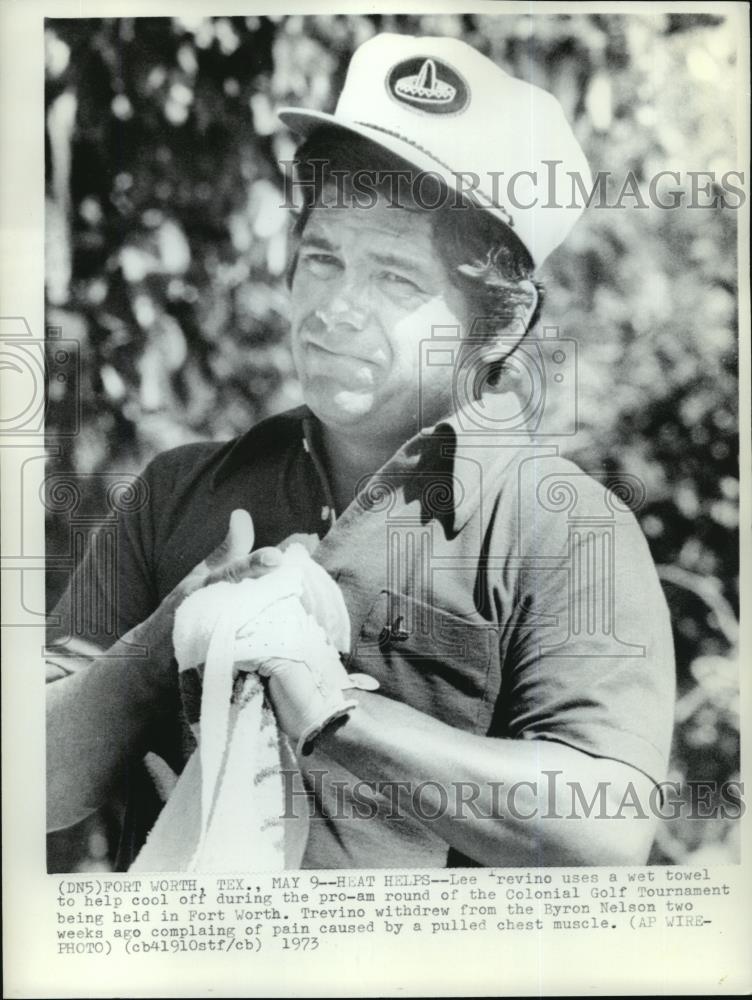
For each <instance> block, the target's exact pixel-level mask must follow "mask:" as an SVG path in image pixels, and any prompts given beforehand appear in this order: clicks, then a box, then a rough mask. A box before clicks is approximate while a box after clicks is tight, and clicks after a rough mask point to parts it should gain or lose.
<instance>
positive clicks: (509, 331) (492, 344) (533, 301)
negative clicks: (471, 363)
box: [483, 278, 538, 366]
mask: <svg viewBox="0 0 752 1000" xmlns="http://www.w3.org/2000/svg"><path fill="white" fill-rule="evenodd" d="M519 287H520V291H522V292H524V293H525V295H526V297H527V302H526V303H525V304H521V305H520V306H519V308H518V309H517V313H516V315H515V317H514V319H513V320H512V321H511V323H509V324H508V325H507V326H505V327H504V328H503V329H501V330H497V331H496V334H489V337H488V347H487V350H485V351H484V352H483V360H484V362H485V363H486V364H488V365H492V366H498V365H500V364H501V363H502V362H503V361H504V359H505V358H506V357H507V356H508V355H510V354H511V353H512V352H513V351H515V350H516V349H517V346H518V344H519V343H520V341H521V340H522V338H523V337H524V336H525V334H526V333H527V331H528V327H529V326H530V320H531V319H532V318H533V315H534V313H535V310H536V308H537V307H538V289H537V288H536V287H535V285H534V284H533V282H532V281H529V280H528V279H527V278H525V279H524V280H523V281H521V282H520V284H519Z"/></svg>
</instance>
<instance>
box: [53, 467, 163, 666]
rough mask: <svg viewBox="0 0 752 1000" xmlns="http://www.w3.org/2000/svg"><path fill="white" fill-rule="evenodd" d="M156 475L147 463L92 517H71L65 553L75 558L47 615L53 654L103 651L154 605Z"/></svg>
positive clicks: (157, 482) (113, 491)
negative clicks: (140, 471) (140, 472)
mask: <svg viewBox="0 0 752 1000" xmlns="http://www.w3.org/2000/svg"><path fill="white" fill-rule="evenodd" d="M156 461H158V460H155V462H156ZM159 479H160V476H159V474H158V472H155V463H154V462H152V463H151V464H150V465H149V466H147V468H146V469H145V470H144V472H143V473H142V474H141V475H140V476H134V477H132V480H131V481H130V483H128V484H126V483H125V482H120V483H119V487H118V489H117V490H115V489H111V490H110V491H109V494H108V496H107V499H106V501H104V502H103V503H102V506H101V509H98V510H97V511H96V513H95V514H94V515H90V516H88V517H87V518H86V519H83V518H82V519H81V521H80V522H76V521H74V520H73V518H71V521H70V535H71V540H70V555H71V556H72V557H73V558H75V557H76V556H77V555H78V556H79V558H78V561H77V563H76V565H75V567H74V568H73V569H72V571H71V572H70V576H69V579H68V583H67V585H66V587H65V589H64V590H63V593H62V595H61V597H60V599H59V600H58V602H57V604H56V605H55V606H54V608H52V610H51V611H50V613H49V615H48V628H47V644H48V647H49V648H50V649H51V650H53V651H54V652H56V653H58V654H62V655H63V656H64V655H65V654H77V653H84V654H86V653H96V652H97V651H103V650H106V649H108V648H109V647H110V646H112V645H113V643H114V642H116V641H117V640H118V639H120V638H122V637H123V636H124V635H125V634H126V633H127V632H128V631H129V630H130V629H132V628H133V627H134V626H135V625H137V624H139V623H140V622H142V621H144V619H145V618H148V616H149V615H150V614H151V613H152V612H153V611H154V609H155V608H156V606H157V603H158V600H157V595H156V591H155V587H154V582H153V573H152V571H151V563H152V559H153V549H154V527H153V514H154V510H155V507H156V506H157V505H158V496H157V494H158V492H159V489H160V482H159ZM58 660H60V655H58Z"/></svg>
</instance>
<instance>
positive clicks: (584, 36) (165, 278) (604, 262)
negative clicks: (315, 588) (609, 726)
mask: <svg viewBox="0 0 752 1000" xmlns="http://www.w3.org/2000/svg"><path fill="white" fill-rule="evenodd" d="M387 30H388V31H397V32H406V33H411V34H439V35H451V36H457V37H461V38H463V39H464V40H465V41H467V42H469V43H470V44H471V45H474V46H476V47H477V48H478V49H479V50H480V51H482V52H484V53H485V54H487V55H488V56H490V57H491V58H492V59H494V60H495V61H497V62H498V63H499V64H500V65H502V66H503V67H504V68H505V69H507V70H508V71H510V72H512V73H513V74H515V75H517V76H520V77H523V78H525V79H528V80H530V81H532V82H534V83H537V84H539V85H541V86H543V87H545V88H546V89H548V90H550V91H552V92H553V93H554V94H556V96H557V97H558V98H559V100H560V101H561V103H562V105H563V106H564V108H565V111H566V113H567V114H568V116H569V118H570V120H571V121H572V122H573V123H574V126H575V129H576V132H577V134H578V136H579V138H580V141H581V142H582V144H583V146H584V148H585V150H586V153H587V155H588V158H589V160H590V163H591V165H592V167H593V171H594V173H595V172H596V171H598V170H606V171H611V172H612V173H613V174H614V176H615V177H616V178H617V179H621V178H623V177H624V176H625V175H626V173H627V171H628V170H633V171H634V172H635V175H636V176H637V177H638V178H639V179H640V180H641V181H644V183H645V184H647V182H648V180H649V178H650V177H651V176H652V175H654V174H655V173H656V172H657V171H659V170H676V171H680V172H681V173H682V175H684V173H685V172H686V171H688V170H711V171H715V172H716V176H718V177H719V176H720V175H721V174H723V173H724V172H725V171H727V170H732V169H735V168H736V167H737V166H738V164H737V162H736V136H735V117H734V112H735V108H736V102H737V93H738V90H737V87H738V84H737V77H736V65H735V47H736V38H735V37H734V32H733V26H732V25H730V24H728V23H727V22H725V21H724V20H723V18H722V17H715V16H709V15H707V14H703V15H687V14H680V13H677V14H658V15H655V16H649V15H645V14H634V15H628V16H624V15H618V16H617V15H607V16H606V15H601V14H592V15H577V16H566V15H561V16H558V15H557V16H553V15H548V16H545V17H544V16H537V17H531V16H529V15H528V14H525V13H522V12H520V14H515V15H504V16H479V15H475V14H473V15H442V16H428V15H415V16H412V15H411V16H355V15H352V16H350V15H339V16H326V17H323V16H306V17H301V16H289V17H282V16H280V17H263V18H262V17H243V18H237V17H232V18H229V17H214V18H174V19H171V18H142V19H128V18H123V19H118V20H113V19H101V20H92V19H87V20H61V19H53V20H49V21H48V22H47V27H46V69H47V90H46V154H47V192H46V194H47V259H46V285H47V289H46V291H47V323H48V326H53V327H59V328H60V331H61V333H62V336H63V337H64V338H66V339H70V340H74V341H77V342H78V344H79V345H80V354H81V359H82V365H81V374H80V379H79V380H70V379H69V380H68V381H67V382H66V383H58V382H55V381H52V382H51V384H50V400H49V408H48V429H49V432H50V434H51V435H52V436H54V435H55V432H56V429H59V428H61V427H64V426H67V425H69V423H70V420H71V415H72V411H73V409H74V407H75V406H76V405H80V407H81V425H80V432H79V433H78V434H77V435H75V436H73V437H70V438H66V439H56V444H58V445H59V444H60V442H61V441H62V451H61V454H60V456H59V458H57V459H55V463H54V465H53V469H57V468H60V469H66V470H68V469H70V470H75V471H77V472H81V473H92V472H106V471H117V472H133V473H136V472H138V471H139V470H140V469H142V468H143V466H144V465H145V463H146V462H147V461H148V460H149V459H150V458H152V457H153V456H154V455H155V454H156V453H157V452H159V451H161V450H163V449H165V448H169V447H172V446H174V445H177V444H180V443H183V442H187V441H192V440H196V439H205V438H227V437H230V436H233V435H235V434H237V433H240V432H242V431H244V430H246V429H247V428H248V426H249V425H250V424H252V423H253V422H255V421H257V420H259V419H260V418H262V417H264V416H266V415H268V414H270V413H273V412H277V411H280V410H282V409H285V408H287V407H288V406H291V405H295V404H297V403H298V402H299V394H298V388H297V385H296V383H295V378H294V372H293V370H292V365H291V358H290V353H289V350H288V346H287V293H286V289H285V286H284V268H285V263H286V256H287V226H288V219H287V214H286V212H285V210H284V209H283V208H282V207H281V206H282V202H283V197H282V187H283V175H282V171H281V169H280V166H279V161H280V160H290V159H291V158H292V156H293V153H294V141H293V139H292V137H291V136H290V134H289V133H288V132H287V131H286V130H285V128H284V127H283V126H282V125H281V123H280V122H279V121H278V120H277V119H276V117H275V114H274V109H275V106H277V105H279V104H299V105H302V106H306V107H312V108H319V109H322V110H331V109H332V108H333V106H334V103H335V101H336V96H337V94H338V91H339V89H340V86H341V84H342V82H343V80H344V74H345V70H346V67H347V63H348V60H349V57H350V55H351V53H352V51H353V50H354V48H355V47H356V46H357V45H358V44H360V43H361V42H363V41H365V40H366V39H367V38H368V37H370V36H371V35H372V34H374V33H375V32H377V31H387ZM500 166H503V165H500ZM677 187H678V188H681V187H682V185H678V186H677ZM624 205H625V206H626V207H625V208H623V209H622V210H620V211H616V210H612V211H605V210H598V209H591V210H590V211H589V212H587V213H586V214H585V217H584V220H583V221H582V222H580V224H579V225H578V226H577V227H576V228H575V230H574V232H573V234H572V236H571V237H570V239H569V240H568V241H567V243H566V244H565V247H564V248H563V249H560V250H559V251H557V252H556V253H555V254H554V255H553V256H552V257H551V258H550V260H549V262H547V264H546V265H545V268H544V270H543V272H542V275H541V277H542V278H543V279H544V280H545V282H546V284H547V287H548V299H547V305H546V309H545V314H544V319H543V322H544V323H547V324H552V325H557V326H559V328H560V330H561V333H562V335H563V336H567V337H575V338H576V339H577V341H578V344H579V358H580V382H579V385H580V390H581V391H580V396H579V406H580V419H581V422H582V429H581V431H580V433H579V434H578V435H577V436H576V437H574V438H572V439H570V441H569V453H570V455H571V457H573V458H574V459H575V460H576V461H578V462H579V463H580V464H581V465H582V466H583V467H584V468H585V469H586V470H588V471H591V472H592V471H596V472H601V473H603V472H605V473H616V474H618V473H619V472H625V473H630V474H632V475H637V476H639V477H640V478H641V479H642V480H643V482H644V483H645V485H646V488H647V502H646V503H645V504H644V505H643V506H642V507H641V508H640V509H639V510H638V511H637V512H636V513H637V516H638V517H639V519H640V521H641V523H642V527H643V529H644V531H645V534H646V535H647V538H648V540H649V543H650V545H651V548H652V551H653V554H654V557H655V560H656V562H657V564H658V565H659V571H660V573H661V576H662V579H663V582H664V586H665V590H666V594H667V597H668V600H669V604H670V607H671V612H672V617H673V624H674V633H675V641H676V651H677V667H678V701H677V707H676V719H677V725H676V733H675V741H674V749H673V758H672V769H671V778H672V779H674V780H681V781H682V782H687V781H689V782H692V781H712V782H723V781H727V780H734V779H737V778H738V768H739V739H738V736H739V717H738V673H737V662H736V648H737V617H738V589H737V586H738V584H737V581H738V460H737V309H736V305H737V303H736V275H737V262H736V218H735V212H734V211H733V210H731V209H728V208H726V209H724V208H715V209H708V208H704V209H695V210H690V209H688V208H686V202H685V207H683V208H681V209H677V210H661V209H659V208H656V207H653V206H651V207H649V208H648V209H647V210H646V209H639V208H636V207H634V206H633V205H632V202H631V201H630V200H629V199H627V200H626V201H625V202H624ZM102 499H103V498H101V497H99V498H97V497H94V498H92V499H91V503H92V504H93V506H94V507H96V505H97V503H98V502H101V501H102ZM68 544H69V540H68V524H67V520H66V517H65V516H63V515H60V514H55V513H54V512H50V514H49V520H48V553H49V554H55V553H66V552H67V551H68ZM60 582H61V581H60V579H59V575H57V574H50V584H49V586H50V593H49V595H48V599H49V602H50V604H52V603H54V601H55V599H56V597H57V588H58V587H59V584H60ZM684 788H685V793H684V794H685V795H686V796H688V795H689V791H688V790H687V786H686V784H685V786H684ZM714 794H715V795H716V796H717V794H718V793H717V792H716V793H714ZM112 822H113V818H112V817H104V818H102V817H94V818H92V819H91V820H89V821H87V822H86V823H85V824H82V825H81V826H80V827H78V828H75V829H74V830H72V831H68V832H66V833H62V834H57V835H55V836H54V837H53V838H52V840H51V851H50V867H51V869H52V870H73V869H75V868H80V867H83V868H92V867H93V868H106V867H107V866H108V864H109V861H108V858H109V852H110V842H111V839H112V830H111V829H109V824H111V823H112ZM737 827H738V824H735V823H734V822H733V821H732V820H729V819H723V818H717V819H714V820H697V819H694V820H692V819H686V818H685V819H680V820H675V821H667V822H665V823H664V824H663V825H662V827H661V830H660V832H659V837H658V839H657V842H656V845H655V847H654V850H653V856H652V860H653V861H654V862H656V863H667V862H669V863H678V862H684V861H687V862H696V863H699V862H723V861H726V862H732V861H735V860H737V858H738V838H737Z"/></svg>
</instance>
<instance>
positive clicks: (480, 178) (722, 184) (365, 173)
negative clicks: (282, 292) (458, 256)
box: [281, 159, 747, 211]
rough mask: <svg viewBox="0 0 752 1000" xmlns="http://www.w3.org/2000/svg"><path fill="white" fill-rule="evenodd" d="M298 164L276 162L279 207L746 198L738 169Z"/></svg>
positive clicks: (575, 204)
mask: <svg viewBox="0 0 752 1000" xmlns="http://www.w3.org/2000/svg"><path fill="white" fill-rule="evenodd" d="M297 162H298V161H296V160H295V159H292V160H283V161H281V165H282V166H283V168H284V169H285V171H286V174H285V188H284V201H283V202H282V205H283V207H284V208H286V209H295V208H297V207H299V205H300V202H301V200H303V201H308V202H309V203H310V201H311V200H312V199H313V200H314V201H315V203H317V204H321V205H325V206H326V207H329V208H361V209H371V208H374V206H375V205H376V203H377V202H378V200H379V195H382V196H384V197H386V198H387V200H388V201H389V202H390V203H391V204H393V205H395V206H396V207H407V206H409V207H417V208H420V209H425V210H429V211H431V210H434V209H441V208H454V209H463V208H468V207H470V205H471V203H472V200H473V199H477V200H479V201H480V202H482V203H489V204H492V205H505V206H509V207H511V208H513V209H515V210H527V209H533V208H535V209H536V210H538V209H562V208H567V209H582V208H596V209H602V208H611V209H614V208H615V209H624V208H643V209H646V208H650V207H653V208H658V209H663V210H666V211H670V210H673V209H687V208H689V209H701V208H706V209H707V208H711V209H713V208H729V209H732V210H737V209H740V208H742V207H743V205H744V204H745V203H746V200H747V195H746V191H745V184H746V177H745V174H744V171H741V170H727V171H725V172H724V173H720V172H718V171H715V170H686V171H681V170H659V171H657V172H656V173H655V174H652V175H651V176H649V177H642V176H638V175H637V173H635V171H634V170H628V171H627V172H626V173H615V172H613V171H610V170H599V171H598V172H597V173H596V174H595V175H594V176H593V177H592V178H590V177H583V176H582V175H581V174H580V173H578V172H577V171H572V170H562V169H560V168H561V167H562V161H561V160H542V161H541V164H540V169H539V170H518V171H516V172H515V173H511V174H506V173H505V172H504V171H503V170H489V171H487V172H486V173H484V174H483V175H481V174H478V173H476V172H475V171H473V170H462V171H456V170H453V171H449V172H447V173H439V172H438V171H432V170H418V169H416V168H404V169H389V170H369V169H361V170H340V169H329V163H328V161H327V160H325V159H312V160H309V161H306V168H307V170H308V173H307V174H306V176H300V175H299V174H298V173H297V172H296V164H297Z"/></svg>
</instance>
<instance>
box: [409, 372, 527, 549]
mask: <svg viewBox="0 0 752 1000" xmlns="http://www.w3.org/2000/svg"><path fill="white" fill-rule="evenodd" d="M521 417H522V414H521V405H520V401H519V399H518V398H517V396H516V395H515V394H514V393H512V392H504V393H500V392H487V393H484V394H483V395H482V396H481V397H480V398H479V399H477V400H473V401H471V402H468V403H466V404H465V405H464V406H462V407H460V408H458V409H457V410H455V412H454V413H452V414H451V415H450V416H449V417H446V418H445V419H443V420H440V421H439V422H438V423H437V424H435V425H434V426H433V427H431V428H427V429H425V430H424V431H421V434H422V435H426V436H429V437H431V438H433V439H434V440H435V441H437V442H438V443H439V447H440V448H441V451H442V454H443V455H444V456H445V457H446V458H447V459H448V460H450V461H451V468H452V491H453V505H452V518H451V528H452V531H453V533H454V534H457V533H458V532H459V531H461V530H462V528H464V526H465V525H466V524H467V522H468V521H469V520H470V518H471V517H472V515H473V514H474V513H475V511H476V510H477V509H478V506H479V504H480V502H481V499H482V496H483V494H484V493H486V494H488V493H490V492H492V491H493V490H494V487H495V485H496V484H497V483H498V480H499V479H500V477H501V473H502V472H503V471H504V469H505V468H506V467H507V465H508V464H509V462H510V461H511V460H512V458H513V456H514V455H515V454H516V453H517V452H518V450H519V448H520V447H521V446H524V445H525V444H527V443H529V440H530V439H529V435H528V433H527V431H526V430H525V429H524V427H523V426H522V419H521ZM468 463H473V464H474V465H475V467H476V469H478V470H479V475H475V476H467V475H463V471H464V470H466V469H467V468H468V467H469V466H468Z"/></svg>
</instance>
